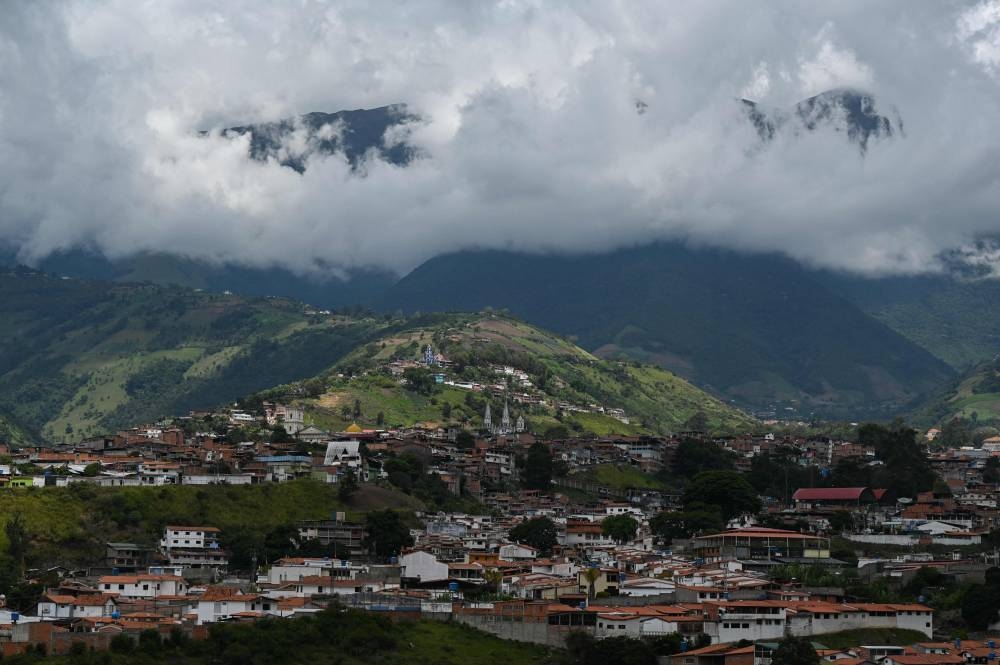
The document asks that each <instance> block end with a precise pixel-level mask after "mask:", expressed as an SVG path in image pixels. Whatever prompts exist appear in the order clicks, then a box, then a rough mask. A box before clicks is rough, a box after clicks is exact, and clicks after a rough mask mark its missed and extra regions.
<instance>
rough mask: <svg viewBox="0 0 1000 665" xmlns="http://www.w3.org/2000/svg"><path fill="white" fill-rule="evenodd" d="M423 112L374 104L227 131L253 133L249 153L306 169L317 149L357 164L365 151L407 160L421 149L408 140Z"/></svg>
mask: <svg viewBox="0 0 1000 665" xmlns="http://www.w3.org/2000/svg"><path fill="white" fill-rule="evenodd" d="M418 120H419V118H418V117H417V116H416V115H413V114H411V113H410V112H409V111H407V109H406V105H405V104H393V105H390V106H382V107H379V108H374V109H358V110H354V111H337V112H336V113H320V112H315V113H307V114H305V115H301V116H298V117H295V118H286V119H284V120H278V121H276V122H266V123H258V124H252V125H243V126H240V127H230V128H228V129H226V130H223V132H222V134H223V136H243V135H246V134H249V135H250V157H251V158H253V159H256V160H259V161H267V160H275V161H277V162H278V163H280V164H281V165H282V166H287V167H288V168H290V169H294V170H295V171H297V172H299V173H304V172H305V170H306V168H307V166H308V163H309V158H310V157H312V156H314V155H332V154H337V153H340V154H343V155H344V157H345V158H346V159H347V161H348V162H349V163H350V164H351V167H352V168H354V169H357V168H358V166H359V165H360V163H361V162H362V160H363V159H364V158H365V157H366V156H370V155H374V156H375V157H376V158H378V159H382V160H384V161H387V162H389V163H391V164H397V165H406V164H408V163H410V161H412V160H413V159H414V158H415V157H416V156H417V150H416V149H415V148H414V147H413V146H411V145H409V144H408V143H407V142H406V138H407V134H408V132H407V125H408V124H410V123H413V122H417V121H418Z"/></svg>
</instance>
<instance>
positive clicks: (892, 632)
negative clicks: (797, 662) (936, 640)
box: [812, 628, 928, 649]
mask: <svg viewBox="0 0 1000 665" xmlns="http://www.w3.org/2000/svg"><path fill="white" fill-rule="evenodd" d="M812 641H813V642H817V643H819V644H822V645H823V646H825V647H826V648H828V649H844V648H847V647H854V646H859V645H863V644H881V645H895V646H907V645H910V644H914V643H916V642H927V641H928V638H927V636H926V635H924V634H923V633H921V632H920V631H918V630H901V629H897V628H858V629H857V630H844V631H841V632H839V633H827V634H825V635H815V636H813V637H812Z"/></svg>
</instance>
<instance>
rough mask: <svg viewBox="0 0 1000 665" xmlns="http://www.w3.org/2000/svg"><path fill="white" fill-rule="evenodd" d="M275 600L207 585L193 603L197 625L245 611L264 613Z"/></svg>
mask: <svg viewBox="0 0 1000 665" xmlns="http://www.w3.org/2000/svg"><path fill="white" fill-rule="evenodd" d="M274 603H275V601H273V600H271V599H269V598H262V597H261V596H259V595H257V594H244V593H242V592H240V591H239V590H238V589H235V588H229V587H209V588H208V589H206V590H205V592H204V593H203V594H201V596H199V597H198V598H197V600H196V601H195V603H194V613H195V614H196V615H197V617H198V620H197V621H198V625H199V626H200V625H202V624H205V623H213V622H215V621H219V620H221V619H228V618H230V617H233V616H239V615H246V614H247V613H266V612H269V611H270V610H271V607H272V605H273V604H274Z"/></svg>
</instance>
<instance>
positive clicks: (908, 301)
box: [827, 275, 1000, 371]
mask: <svg viewBox="0 0 1000 665" xmlns="http://www.w3.org/2000/svg"><path fill="white" fill-rule="evenodd" d="M827 281H828V282H829V283H830V284H831V286H832V287H833V288H835V289H836V290H838V291H840V292H841V293H843V294H844V295H845V296H846V297H847V298H849V299H851V300H852V301H854V302H856V303H857V304H858V305H859V306H860V307H861V308H862V309H864V310H865V311H866V312H868V313H869V314H871V315H872V316H873V317H875V318H876V319H878V320H879V321H881V322H883V323H884V324H885V325H887V326H889V327H890V328H892V329H893V330H895V331H897V332H899V333H900V334H902V335H903V336H905V337H907V338H909V339H910V340H912V341H913V342H914V343H916V344H918V345H920V346H921V347H923V348H925V349H927V350H928V351H930V352H931V353H933V354H934V355H935V356H937V357H938V358H940V359H942V360H944V361H945V362H947V363H948V364H949V365H951V366H952V367H954V368H955V369H958V370H960V371H965V370H968V369H969V368H971V367H973V366H974V365H977V364H979V363H982V362H984V361H987V360H990V359H991V358H993V357H994V356H995V355H996V354H997V353H1000V281H998V280H996V279H976V280H970V279H965V280H963V279H958V278H953V277H947V276H922V277H892V278H885V279H880V280H869V279H863V278H859V277H849V276H844V275H837V276H831V277H829V278H828V280H827Z"/></svg>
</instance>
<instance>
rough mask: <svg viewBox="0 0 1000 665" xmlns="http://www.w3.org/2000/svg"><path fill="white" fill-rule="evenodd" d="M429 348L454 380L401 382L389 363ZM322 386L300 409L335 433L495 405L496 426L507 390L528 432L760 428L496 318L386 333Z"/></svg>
mask: <svg viewBox="0 0 1000 665" xmlns="http://www.w3.org/2000/svg"><path fill="white" fill-rule="evenodd" d="M427 345H431V346H432V347H433V348H434V349H435V351H436V352H439V353H441V354H443V355H444V357H445V358H446V359H447V361H448V365H447V366H446V367H443V368H440V369H438V368H435V369H433V373H440V374H442V375H443V378H444V379H445V382H446V383H445V384H435V383H434V382H433V379H431V380H430V383H429V385H427V386H425V387H424V389H421V388H420V387H418V386H414V385H401V382H400V377H398V376H392V374H391V373H390V371H388V367H389V365H390V363H392V362H393V361H400V362H409V363H411V364H412V363H414V362H415V361H419V360H420V359H421V358H422V355H423V350H424V349H425V348H426V347H427ZM503 366H506V367H509V368H512V369H513V370H516V371H519V372H523V375H521V376H523V377H526V380H527V385H522V383H521V380H520V379H517V380H515V379H514V377H511V376H508V375H504V374H501V373H498V371H497V368H498V367H503ZM416 371H418V372H419V371H420V370H416ZM319 381H321V382H322V385H323V394H322V395H320V396H318V397H316V398H311V399H306V400H302V403H303V404H304V405H305V406H306V407H307V412H308V415H309V417H310V418H311V419H312V420H313V421H314V422H316V423H317V424H319V425H321V426H324V427H330V428H335V429H342V428H344V427H346V426H347V425H349V424H350V423H352V422H357V423H358V424H359V425H362V426H372V427H375V426H379V425H408V424H412V423H414V422H424V423H428V424H435V425H436V424H447V423H459V424H471V425H473V426H478V425H479V424H480V423H481V421H482V415H483V410H484V408H485V406H486V403H487V402H489V403H490V405H491V409H492V411H493V414H494V422H497V421H498V420H499V418H500V414H501V411H502V408H503V400H504V397H503V395H505V394H506V395H507V396H508V401H509V402H510V407H511V411H512V414H513V415H512V418H516V417H517V416H522V417H524V419H525V421H526V425H527V426H528V429H530V430H532V431H535V432H539V433H540V432H544V431H545V430H547V429H549V428H551V427H558V426H560V425H562V426H565V427H566V428H567V429H568V430H569V431H571V432H572V431H577V432H590V433H594V434H598V435H607V434H612V433H615V434H642V433H661V432H668V431H676V430H679V429H683V428H684V426H685V423H686V422H687V421H688V420H689V419H690V418H691V417H692V416H694V415H695V414H697V413H699V412H702V413H704V414H705V415H706V417H707V420H708V424H709V426H710V428H711V429H713V430H717V431H746V430H747V429H752V428H753V427H754V425H755V421H754V420H753V419H752V418H750V417H749V416H747V415H746V414H744V413H743V412H741V411H739V410H737V409H735V408H733V407H731V406H728V405H726V404H724V403H723V402H721V401H720V400H718V399H716V398H714V397H712V396H710V395H708V394H707V393H705V392H703V391H701V390H699V389H697V388H695V387H694V386H692V385H691V384H689V383H688V382H686V381H684V380H683V379H681V378H679V377H677V376H676V375H674V374H672V373H670V372H668V371H666V370H663V369H661V368H658V367H654V366H643V365H639V364H637V363H635V362H615V361H607V360H602V359H600V358H597V357H595V356H594V355H592V354H590V353H588V352H587V351H584V350H583V349H581V348H580V347H578V346H576V345H575V344H573V343H571V342H569V341H567V340H566V339H564V338H562V337H559V336H556V335H553V334H551V333H548V332H545V331H543V330H540V329H538V328H536V327H534V326H531V325H529V324H527V323H524V322H522V321H518V320H516V319H513V318H510V317H508V316H504V315H501V314H496V313H489V312H488V313H482V314H474V315H473V314H469V315H464V314H441V315H427V316H421V317H416V318H414V319H411V320H410V321H408V322H406V323H404V324H401V325H398V326H394V327H391V328H387V329H386V330H385V331H384V333H383V335H382V336H381V337H380V338H378V339H375V340H373V341H371V342H369V343H367V344H364V345H362V346H360V347H359V348H358V349H356V350H355V351H354V352H352V353H350V354H348V355H347V356H346V357H345V358H343V359H342V360H341V361H339V362H338V363H337V364H336V365H335V366H334V367H333V368H332V369H331V370H330V371H328V372H325V373H323V374H322V375H321V376H320V377H319ZM449 382H454V383H459V384H464V385H465V386H466V387H460V386H455V385H448V384H447V383H449ZM469 384H477V385H480V386H485V387H489V386H496V387H495V388H494V389H493V391H492V395H491V392H490V390H489V389H486V390H474V389H470V388H468V387H467V386H468V385H469ZM302 392H303V389H302V386H301V385H289V386H284V387H282V388H279V389H276V390H275V391H271V392H269V393H267V396H268V397H271V398H275V397H282V396H290V395H294V394H301V393H302ZM523 395H529V396H531V397H532V398H533V399H523V398H522V396H523ZM532 401H541V402H542V403H538V404H535V403H531V402H532ZM560 403H562V406H563V408H561V409H560V408H559V405H560ZM570 405H571V406H572V407H575V408H568V407H569V406H570ZM594 407H603V408H604V411H605V412H604V413H601V412H600V411H599V409H597V408H594ZM577 409H579V410H577ZM610 409H622V410H624V412H625V417H626V418H627V419H628V422H627V423H626V422H623V420H622V419H621V418H615V417H612V416H611V415H609V414H608V413H607V412H608V411H609V410H610Z"/></svg>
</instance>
